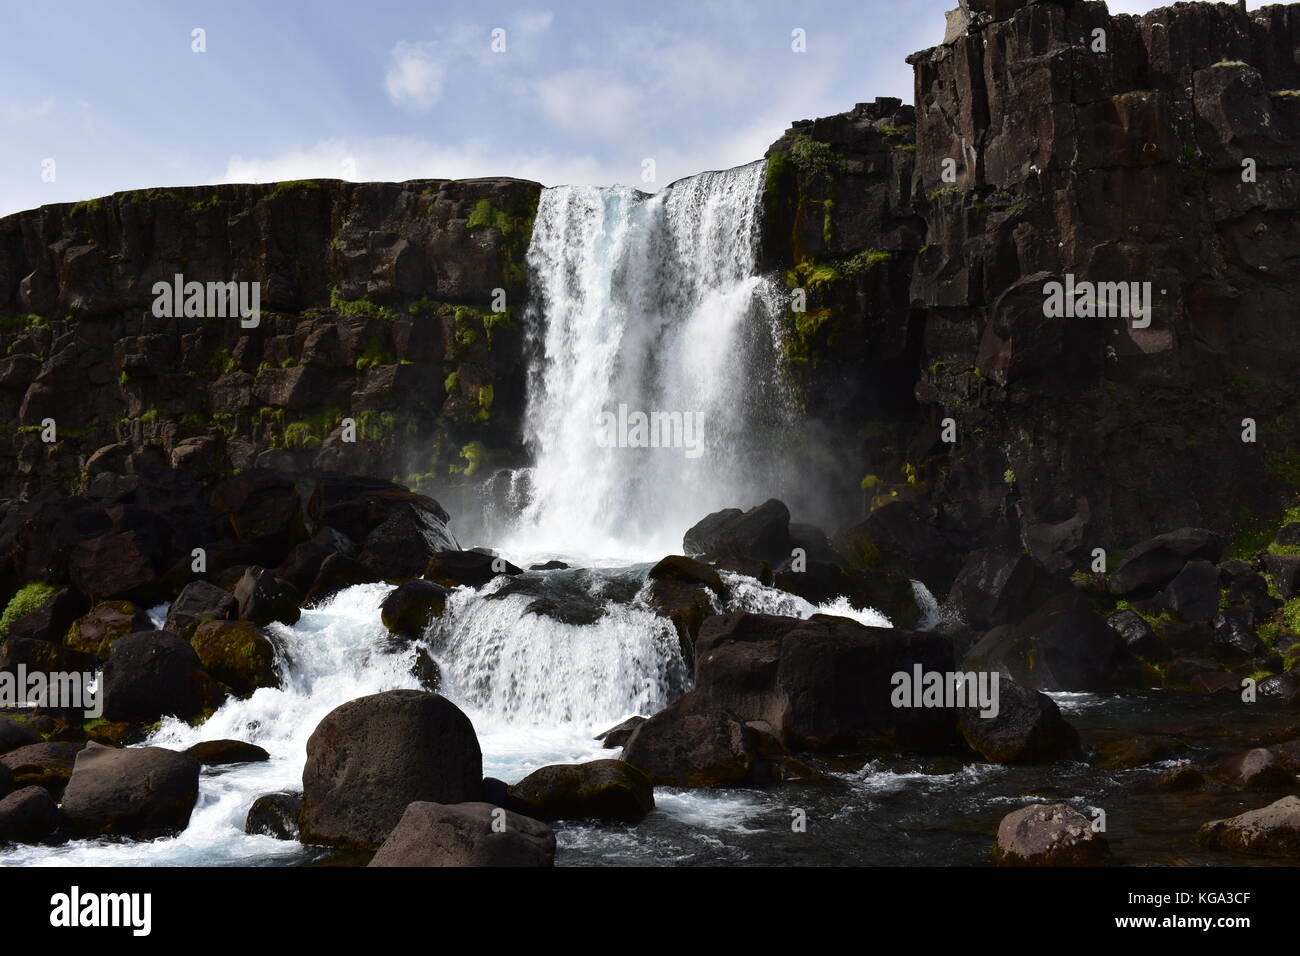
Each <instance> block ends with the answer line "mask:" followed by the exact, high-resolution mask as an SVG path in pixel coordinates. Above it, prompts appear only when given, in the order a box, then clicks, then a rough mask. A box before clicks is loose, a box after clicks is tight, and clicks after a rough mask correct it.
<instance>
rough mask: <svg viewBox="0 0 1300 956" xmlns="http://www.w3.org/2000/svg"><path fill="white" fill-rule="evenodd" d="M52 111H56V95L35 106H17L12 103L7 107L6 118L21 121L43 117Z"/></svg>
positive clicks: (14, 121)
mask: <svg viewBox="0 0 1300 956" xmlns="http://www.w3.org/2000/svg"><path fill="white" fill-rule="evenodd" d="M52 112H54V97H52V96H51V97H50V98H49V99H47V100H44V101H42V102H40V103H37V104H35V105H33V106H15V105H14V104H12V103H11V104H9V105H8V106H6V107H5V119H6V120H8V121H9V122H10V123H21V122H23V121H25V120H32V119H41V118H43V117H46V116H49V115H50V114H51V113H52Z"/></svg>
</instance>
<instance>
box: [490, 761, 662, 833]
mask: <svg viewBox="0 0 1300 956" xmlns="http://www.w3.org/2000/svg"><path fill="white" fill-rule="evenodd" d="M510 801H511V807H512V809H515V810H518V811H519V812H520V813H526V814H527V815H528V816H530V817H532V818H533V819H535V820H611V821H615V822H618V823H639V822H640V821H642V820H644V819H645V818H646V816H647V815H648V814H649V813H650V811H651V810H653V809H654V805H655V796H654V784H652V783H651V782H650V778H649V777H648V776H646V774H645V772H644V771H642V770H638V769H637V768H636V767H634V766H632V765H631V764H630V763H627V762H626V761H623V760H593V761H591V762H590V763H577V764H555V765H553V766H549V767H542V768H541V769H540V770H534V771H533V772H532V773H530V774H529V775H528V776H526V777H524V779H523V780H521V781H519V782H518V783H517V784H515V785H514V786H513V787H511V788H510Z"/></svg>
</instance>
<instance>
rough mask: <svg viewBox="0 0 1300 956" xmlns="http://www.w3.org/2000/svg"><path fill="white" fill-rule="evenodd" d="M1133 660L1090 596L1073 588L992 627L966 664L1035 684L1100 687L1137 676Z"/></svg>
mask: <svg viewBox="0 0 1300 956" xmlns="http://www.w3.org/2000/svg"><path fill="white" fill-rule="evenodd" d="M1132 663H1133V661H1132V657H1131V655H1130V654H1129V653H1128V650H1127V648H1126V647H1125V646H1124V644H1123V643H1122V642H1121V640H1120V639H1119V637H1118V635H1117V634H1116V633H1115V632H1114V631H1113V630H1111V629H1110V628H1109V627H1107V625H1106V622H1105V620H1103V619H1102V617H1101V616H1100V615H1099V614H1098V613H1097V612H1096V611H1094V610H1093V609H1092V606H1091V604H1090V603H1089V602H1088V599H1087V598H1085V597H1084V596H1083V595H1082V594H1080V593H1078V592H1077V591H1071V592H1069V593H1064V594H1061V595H1058V596H1057V597H1055V598H1052V599H1051V600H1050V601H1048V602H1047V603H1046V604H1044V605H1043V606H1042V607H1040V608H1039V609H1038V610H1037V611H1035V612H1034V613H1033V614H1031V615H1029V616H1028V617H1026V618H1024V619H1022V620H1021V621H1018V622H1015V623H1012V624H1005V625H1003V626H1001V627H997V628H994V629H993V630H991V631H989V632H988V633H987V634H985V635H984V637H983V638H982V639H981V640H980V642H979V643H978V644H976V645H975V646H974V647H973V648H971V650H970V652H969V653H968V654H967V655H966V660H965V662H964V664H963V669H966V670H970V669H974V670H1002V671H1004V672H1007V673H1009V674H1010V675H1011V677H1012V679H1013V680H1015V681H1016V683H1018V684H1021V685H1022V686H1025V687H1029V688H1032V689H1034V690H1048V691H1099V690H1111V689H1114V688H1115V687H1116V686H1117V685H1122V684H1125V683H1131V682H1133V680H1134V678H1133V677H1132V676H1131V670H1130V668H1131V665H1132Z"/></svg>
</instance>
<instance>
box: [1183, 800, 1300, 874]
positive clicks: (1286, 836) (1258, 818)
mask: <svg viewBox="0 0 1300 956" xmlns="http://www.w3.org/2000/svg"><path fill="white" fill-rule="evenodd" d="M1196 841H1197V842H1198V843H1200V844H1201V845H1202V846H1206V847H1212V848H1214V849H1217V850H1224V851H1226V852H1228V853H1239V854H1243V855H1246V856H1265V857H1280V858H1282V859H1287V860H1300V797H1297V796H1295V795H1291V796H1286V797H1283V798H1282V799H1281V800H1278V801H1276V802H1274V803H1270V804H1269V805H1268V806H1266V807H1261V808H1259V809H1257V810H1247V811H1246V812H1245V813H1241V814H1238V815H1237V816H1235V817H1228V818H1227V819H1225V820H1211V821H1210V822H1209V823H1206V824H1204V825H1203V826H1202V827H1201V828H1200V829H1199V830H1198V831H1197V832H1196Z"/></svg>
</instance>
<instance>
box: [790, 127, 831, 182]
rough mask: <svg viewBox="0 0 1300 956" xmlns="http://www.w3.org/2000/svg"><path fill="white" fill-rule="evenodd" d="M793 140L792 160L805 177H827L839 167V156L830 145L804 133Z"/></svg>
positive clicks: (795, 136) (796, 135) (798, 134)
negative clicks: (826, 175)
mask: <svg viewBox="0 0 1300 956" xmlns="http://www.w3.org/2000/svg"><path fill="white" fill-rule="evenodd" d="M791 139H792V140H793V142H792V143H791V144H790V159H791V161H792V162H793V163H794V166H795V168H796V169H797V170H799V172H800V173H801V174H802V175H803V176H805V177H812V176H821V175H825V174H828V173H830V172H831V171H832V170H833V169H834V168H835V167H836V166H837V165H838V163H839V155H838V154H837V153H836V152H835V150H834V149H833V148H832V147H831V145H830V143H823V142H822V141H821V140H816V139H813V138H812V137H811V136H808V135H806V134H804V133H796V134H795V135H794V136H793V137H791Z"/></svg>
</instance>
